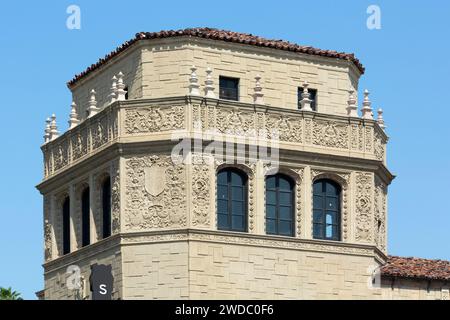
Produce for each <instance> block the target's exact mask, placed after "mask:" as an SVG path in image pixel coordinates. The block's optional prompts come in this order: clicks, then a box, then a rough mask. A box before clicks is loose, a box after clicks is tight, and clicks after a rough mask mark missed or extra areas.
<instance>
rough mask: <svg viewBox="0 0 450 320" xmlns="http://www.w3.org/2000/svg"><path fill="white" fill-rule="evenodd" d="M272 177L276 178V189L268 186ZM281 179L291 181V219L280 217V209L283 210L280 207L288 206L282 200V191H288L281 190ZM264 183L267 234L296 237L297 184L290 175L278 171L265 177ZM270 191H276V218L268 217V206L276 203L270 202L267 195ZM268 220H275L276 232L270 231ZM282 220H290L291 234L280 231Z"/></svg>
mask: <svg viewBox="0 0 450 320" xmlns="http://www.w3.org/2000/svg"><path fill="white" fill-rule="evenodd" d="M271 178H274V179H275V189H272V188H270V189H269V188H268V185H267V182H268V179H271ZM280 179H284V180H286V181H287V182H288V183H289V185H290V190H289V193H290V206H289V207H290V217H291V219H290V220H286V219H281V217H280V211H281V210H280V207H287V206H285V205H282V204H281V201H280V194H281V193H286V192H285V191H281V192H280ZM264 183H265V185H264V189H265V193H266V203H265V215H266V216H265V222H266V234H267V235H278V236H285V237H295V228H296V224H295V212H296V208H295V192H296V190H295V188H296V184H295V181H294V179H292V178H291V177H290V176H288V175H285V174H281V173H278V174H275V175H269V176H267V177H266V178H265V180H264ZM268 191H272V192H275V218H268V215H267V207H268V205H274V204H270V203H268V197H267V192H268ZM268 220H273V221H275V232H274V233H271V232H269V231H268V228H267V222H268ZM282 221H288V222H290V225H291V226H290V233H289V234H281V233H280V226H279V225H280V222H282Z"/></svg>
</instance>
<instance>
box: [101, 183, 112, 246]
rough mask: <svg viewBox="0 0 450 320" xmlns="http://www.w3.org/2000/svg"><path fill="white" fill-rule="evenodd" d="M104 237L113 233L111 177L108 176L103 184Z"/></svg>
mask: <svg viewBox="0 0 450 320" xmlns="http://www.w3.org/2000/svg"><path fill="white" fill-rule="evenodd" d="M102 209H103V238H107V237H109V236H110V235H111V179H110V178H109V177H108V178H107V179H106V180H105V181H104V182H103V185H102Z"/></svg>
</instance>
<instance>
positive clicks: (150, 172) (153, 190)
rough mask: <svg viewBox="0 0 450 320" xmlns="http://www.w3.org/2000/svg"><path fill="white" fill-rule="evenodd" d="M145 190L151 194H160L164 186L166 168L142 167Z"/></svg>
mask: <svg viewBox="0 0 450 320" xmlns="http://www.w3.org/2000/svg"><path fill="white" fill-rule="evenodd" d="M144 175H145V190H146V191H147V192H148V193H149V194H150V195H152V196H154V197H156V196H158V195H160V194H161V193H162V192H163V191H164V189H165V188H166V170H165V168H163V167H159V166H151V167H149V168H144Z"/></svg>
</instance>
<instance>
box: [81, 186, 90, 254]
mask: <svg viewBox="0 0 450 320" xmlns="http://www.w3.org/2000/svg"><path fill="white" fill-rule="evenodd" d="M90 208H91V204H90V197H89V188H86V189H84V191H83V193H82V195H81V233H82V237H81V238H82V239H81V240H82V246H83V247H84V246H87V245H89V244H90V241H91V239H90V229H91V228H90V210H91V209H90Z"/></svg>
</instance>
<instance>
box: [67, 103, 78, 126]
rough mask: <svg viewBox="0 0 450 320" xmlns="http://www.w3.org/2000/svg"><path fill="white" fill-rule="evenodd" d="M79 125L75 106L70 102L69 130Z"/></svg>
mask: <svg viewBox="0 0 450 320" xmlns="http://www.w3.org/2000/svg"><path fill="white" fill-rule="evenodd" d="M79 123H80V120H79V119H78V114H77V105H76V103H75V102H72V104H71V106H70V115H69V130H70V129H73V128H75V127H76V126H77V125H78V124H79Z"/></svg>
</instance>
